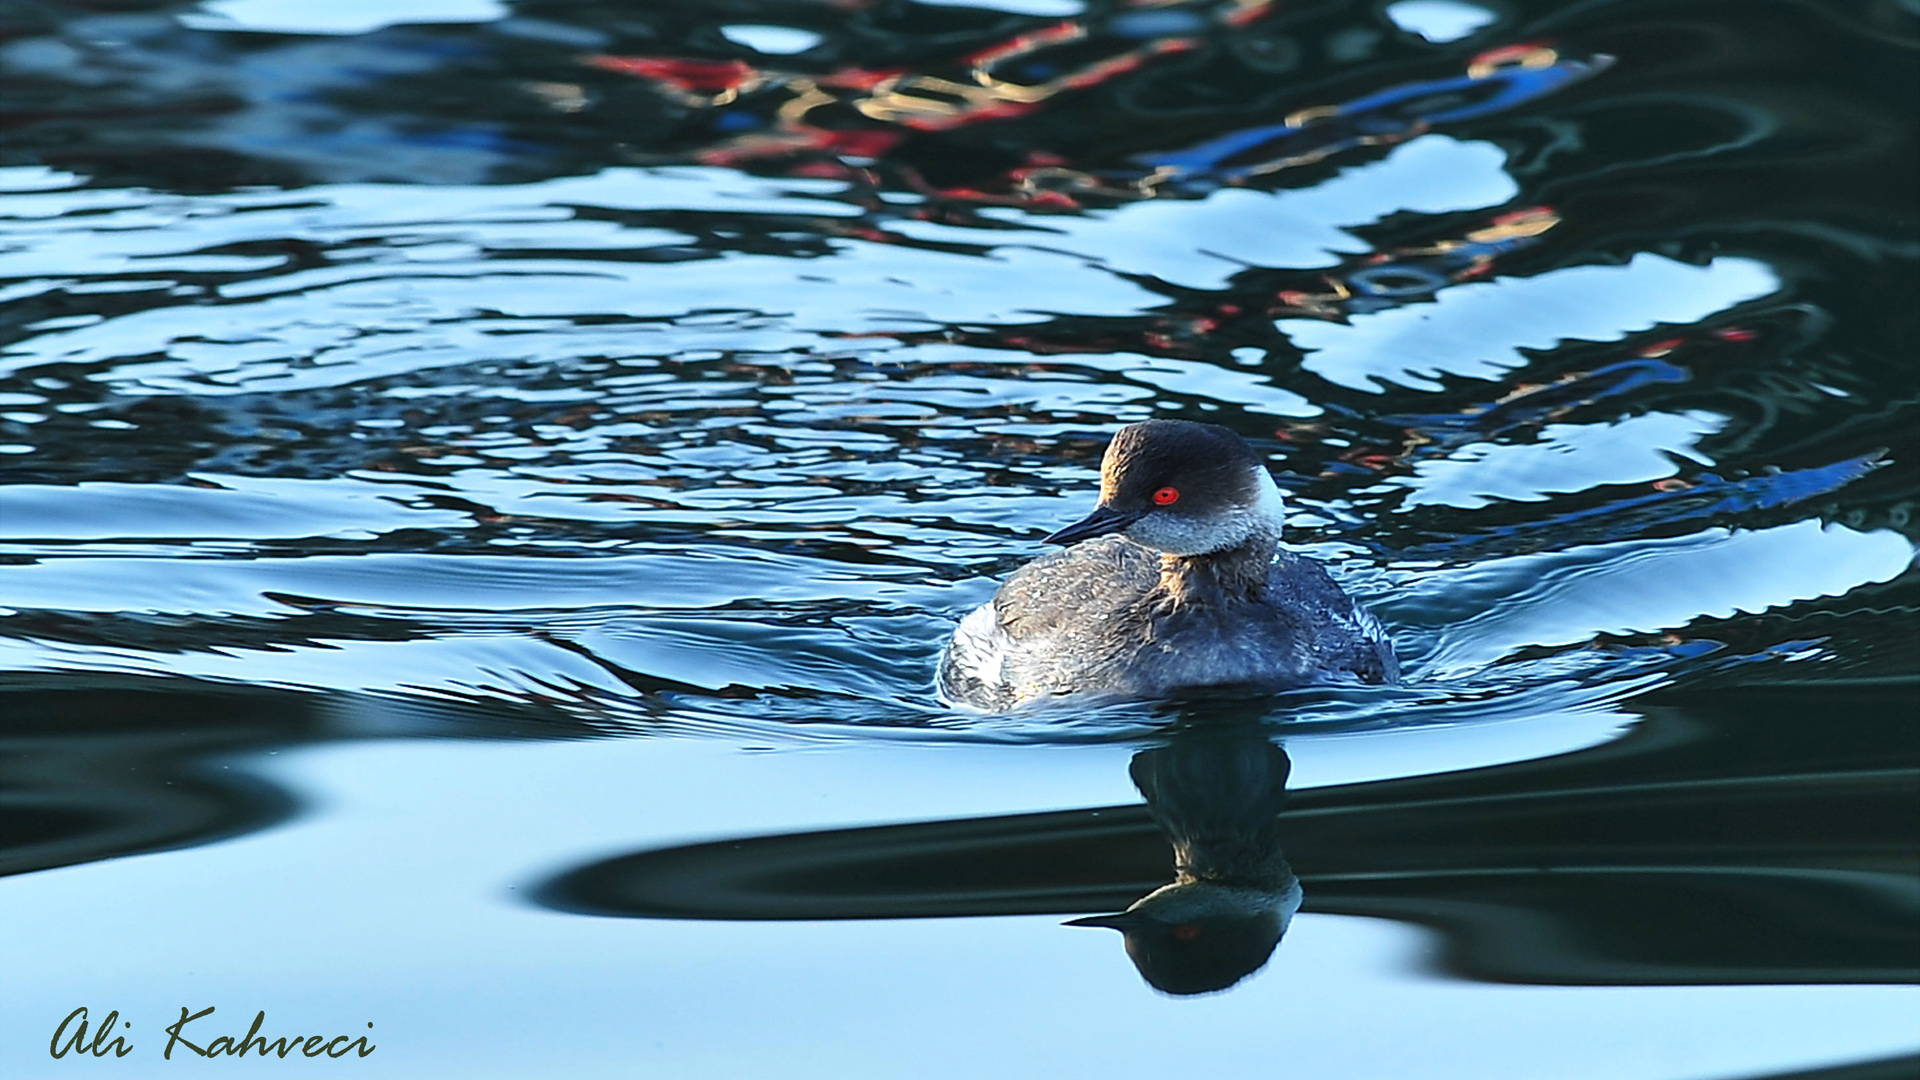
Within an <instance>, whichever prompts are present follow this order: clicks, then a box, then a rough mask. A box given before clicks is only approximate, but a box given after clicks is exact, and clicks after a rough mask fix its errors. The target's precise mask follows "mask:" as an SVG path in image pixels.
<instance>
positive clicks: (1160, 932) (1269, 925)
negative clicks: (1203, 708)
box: [1067, 726, 1300, 995]
mask: <svg viewBox="0 0 1920 1080" xmlns="http://www.w3.org/2000/svg"><path fill="white" fill-rule="evenodd" d="M1291 769H1292V762H1290V761H1289V760H1288V758H1287V752H1286V751H1285V750H1283V749H1281V748H1280V747H1279V746H1278V745H1276V744H1274V743H1272V742H1269V741H1268V740H1267V738H1266V737H1265V735H1264V733H1263V732H1262V731H1261V730H1260V729H1259V728H1257V727H1251V726H1249V727H1235V728H1228V729H1224V730H1204V729H1203V730H1189V731H1183V732H1180V733H1179V734H1177V735H1175V737H1174V739H1173V741H1172V742H1170V743H1169V744H1167V745H1165V746H1159V747H1155V748H1153V749H1149V750H1142V751H1141V752H1140V753H1138V754H1136V755H1134V758H1133V762H1132V764H1131V765H1129V766H1128V770H1127V771H1128V772H1129V773H1130V774H1131V775H1132V777H1133V783H1134V786H1135V787H1138V788H1139V789H1140V793H1141V794H1142V795H1144V796H1146V799H1147V807H1148V809H1149V811H1150V812H1151V813H1152V815H1153V820H1154V823H1155V824H1157V825H1158V826H1159V827H1160V830H1161V832H1163V833H1164V834H1165V835H1166V838H1167V841H1168V842H1169V843H1171V844H1172V845H1173V855H1174V861H1173V871H1174V879H1173V881H1172V882H1170V883H1168V884H1166V885H1163V886H1161V887H1160V888H1158V889H1155V890H1153V891H1152V892H1150V893H1148V894H1147V895H1145V896H1143V897H1141V898H1140V899H1139V900H1137V901H1135V902H1134V903H1133V904H1132V905H1131V906H1129V907H1128V908H1127V909H1126V910H1125V911H1122V912H1119V913H1118V914H1114V915H1094V916H1091V917H1088V918H1084V919H1074V920H1073V921H1071V922H1069V923H1067V925H1068V926H1105V927H1111V928H1113V929H1115V930H1118V931H1120V932H1121V933H1122V934H1125V935H1126V942H1127V955H1128V956H1130V957H1132V958H1133V962H1134V966H1136V967H1138V968H1139V969H1140V975H1141V977H1142V978H1144V979H1146V980H1147V982H1148V983H1149V984H1151V985H1152V986H1153V987H1154V988H1155V989H1157V990H1160V991H1162V992H1164V993H1167V994H1175V995H1188V994H1205V993H1212V992H1215V991H1220V990H1225V989H1227V988H1228V987H1230V986H1232V985H1234V984H1235V983H1237V982H1239V981H1240V980H1242V979H1244V978H1246V977H1247V976H1248V975H1251V974H1253V973H1254V972H1255V971H1258V970H1259V969H1260V968H1261V967H1263V966H1265V965H1266V962H1267V959H1268V958H1269V957H1271V956H1272V955H1273V950H1274V948H1275V947H1276V946H1277V945H1279V944H1280V938H1281V937H1282V936H1283V935H1284V934H1286V932H1287V924H1288V923H1289V922H1291V921H1292V920H1293V913H1294V912H1296V911H1298V910H1299V909H1300V881H1299V879H1298V878H1296V877H1294V874H1293V868H1292V867H1291V866H1288V865H1287V860H1286V858H1285V856H1284V855H1283V854H1282V853H1281V850H1280V821H1279V816H1278V815H1279V813H1280V809H1281V807H1282V806H1283V805H1284V804H1285V802H1286V798H1287V774H1288V772H1289V771H1290V770H1291Z"/></svg>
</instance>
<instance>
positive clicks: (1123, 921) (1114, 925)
mask: <svg viewBox="0 0 1920 1080" xmlns="http://www.w3.org/2000/svg"><path fill="white" fill-rule="evenodd" d="M1139 921H1140V919H1139V917H1138V916H1136V915H1134V914H1133V913H1132V912H1129V911H1122V912H1120V913H1119V914H1117V915H1089V916H1087V917H1086V918H1084V919H1068V920H1067V921H1066V922H1063V923H1061V924H1060V925H1061V926H1104V927H1106V928H1107V929H1109V930H1118V931H1120V932H1121V933H1123V934H1124V933H1126V932H1127V931H1128V930H1129V929H1132V928H1133V927H1134V926H1135V925H1137V924H1138V923H1139Z"/></svg>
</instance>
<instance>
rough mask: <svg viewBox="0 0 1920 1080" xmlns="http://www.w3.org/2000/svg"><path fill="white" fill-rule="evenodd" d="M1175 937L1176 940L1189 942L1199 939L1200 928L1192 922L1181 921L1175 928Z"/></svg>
mask: <svg viewBox="0 0 1920 1080" xmlns="http://www.w3.org/2000/svg"><path fill="white" fill-rule="evenodd" d="M1173 939H1174V940H1175V941H1187V942H1193V941H1199V940H1200V928H1199V927H1197V926H1195V925H1193V924H1192V923H1181V924H1180V925H1179V926H1176V927H1174V928H1173Z"/></svg>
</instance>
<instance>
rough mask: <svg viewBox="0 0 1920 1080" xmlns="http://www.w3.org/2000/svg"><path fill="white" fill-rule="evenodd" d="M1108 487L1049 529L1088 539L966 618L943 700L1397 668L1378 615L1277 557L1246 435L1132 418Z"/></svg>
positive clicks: (1299, 681)
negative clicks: (1085, 509) (1065, 522)
mask: <svg viewBox="0 0 1920 1080" xmlns="http://www.w3.org/2000/svg"><path fill="white" fill-rule="evenodd" d="M1101 490H1102V498H1101V502H1100V506H1099V508H1098V509H1096V510H1095V512H1094V514H1093V515H1092V516H1090V517H1089V518H1088V519H1087V520H1086V521H1083V522H1081V523H1079V524H1077V525H1074V526H1070V527H1069V528H1067V529H1064V530H1062V531H1061V532H1060V533H1058V534H1056V536H1057V537H1060V538H1063V539H1068V538H1070V539H1079V538H1081V537H1083V536H1088V535H1090V534H1091V538H1090V539H1085V540H1083V541H1082V542H1080V543H1077V544H1074V545H1073V546H1072V547H1069V548H1067V549H1066V550H1064V551H1058V552H1054V553H1051V554H1049V555H1046V556H1044V557H1042V558H1040V559H1036V560H1035V561H1033V562H1031V563H1029V564H1027V565H1026V566H1023V567H1021V568H1020V569H1019V570H1018V571H1016V572H1015V573H1014V574H1013V576H1012V577H1010V578H1008V579H1007V581H1006V582H1005V584H1003V585H1001V587H1000V590H999V592H998V593H996V594H995V596H994V598H993V600H992V601H991V602H990V603H988V604H985V605H982V606H981V607H980V608H978V609H976V610H975V611H973V612H972V613H971V614H969V615H968V616H967V617H966V618H965V619H964V620H962V622H961V624H960V626H959V628H958V629H957V630H956V631H955V632H954V636H953V640H952V641H951V642H950V643H949V644H948V646H947V649H946V652H945V653H944V654H943V655H942V656H941V659H940V669H939V690H940V693H941V694H942V695H943V696H944V697H945V698H946V699H947V700H949V701H952V702H956V703H960V704H965V705H971V706H974V707H977V708H981V709H989V710H995V711H1000V710H1006V709H1009V708H1013V707H1014V706H1017V705H1021V704H1024V703H1026V702H1030V701H1036V700H1042V699H1046V698H1053V697H1061V696H1065V695H1068V694H1082V695H1099V696H1110V697H1122V698H1155V697H1163V696H1166V695H1167V694H1170V693H1174V692H1176V691H1181V690H1190V689H1196V688H1208V687H1215V688H1250V689H1267V690H1276V689H1287V688H1291V687H1297V686H1305V685H1309V684H1313V683H1324V682H1341V681H1349V682H1356V681H1357V682H1367V683H1380V682H1392V681H1395V680H1396V679H1397V678H1398V677H1399V664H1398V663H1397V661H1396V660H1395V658H1394V654H1393V646H1392V643H1391V641H1390V640H1389V639H1388V637H1387V635H1386V632H1385V631H1384V630H1383V629H1382V628H1381V626H1380V624H1379V622H1378V621H1377V620H1376V619H1374V617H1373V616H1372V615H1371V614H1370V613H1369V612H1367V610H1366V609H1365V608H1362V607H1361V606H1360V605H1358V604H1356V603H1355V602H1354V601H1353V599H1352V598H1351V597H1349V596H1348V595H1347V594H1346V593H1344V592H1342V591H1341V589H1340V587H1339V586H1338V585H1337V584H1335V583H1334V581H1333V579H1332V578H1331V577H1329V576H1328V575H1327V572H1326V570H1325V569H1324V568H1323V567H1322V566H1321V565H1320V564H1319V563H1317V562H1315V561H1314V560H1312V559H1309V558H1306V557H1305V556H1301V555H1296V554H1293V553H1291V552H1285V551H1281V550H1279V548H1278V538H1279V531H1280V516H1281V503H1280V496H1279V492H1278V489H1277V488H1275V487H1274V485H1273V480H1272V478H1271V477H1270V476H1268V475H1267V472H1266V469H1265V467H1264V466H1262V465H1261V464H1260V463H1259V459H1258V458H1256V457H1255V456H1254V455H1253V452H1252V450H1251V449H1250V448H1248V447H1247V446H1246V444H1245V443H1244V442H1243V441H1242V440H1241V439H1240V438H1239V436H1237V435H1235V434H1233V433H1232V432H1231V431H1228V430H1226V429H1225V428H1218V427H1213V426H1212V425H1205V424H1192V423H1188V422H1185V421H1166V420H1162V421H1149V422H1148V423H1146V424H1135V425H1132V426H1131V427H1128V428H1125V429H1123V430H1122V431H1121V433H1120V434H1119V435H1117V436H1115V438H1114V442H1113V444H1112V445H1111V446H1110V447H1109V448H1108V452H1107V457H1106V461H1105V463H1104V464H1103V468H1102V486H1101ZM1169 492H1171V493H1172V499H1171V501H1170V502H1168V504H1166V505H1159V503H1160V502H1161V501H1162V500H1166V499H1167V495H1168V493H1169ZM1155 493H1159V494H1158V495H1157V496H1156V494H1155ZM1101 534H1105V535H1101ZM1142 541H1146V542H1142ZM1149 544H1151V545H1152V546H1149ZM1170 548H1177V549H1179V551H1180V552H1181V553H1175V552H1174V551H1171V550H1169V549H1170Z"/></svg>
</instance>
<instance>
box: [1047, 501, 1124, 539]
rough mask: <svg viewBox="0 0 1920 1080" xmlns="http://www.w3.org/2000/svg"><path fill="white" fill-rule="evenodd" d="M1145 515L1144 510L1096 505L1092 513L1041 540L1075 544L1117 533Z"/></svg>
mask: <svg viewBox="0 0 1920 1080" xmlns="http://www.w3.org/2000/svg"><path fill="white" fill-rule="evenodd" d="M1145 516H1146V513H1145V511H1135V512H1133V513H1131V514H1123V513H1121V512H1120V511H1118V510H1110V509H1108V508H1107V507H1105V506H1096V507H1094V510H1093V513H1091V514H1088V515H1087V516H1086V517H1084V518H1081V519H1080V520H1079V521H1076V522H1074V523H1073V524H1071V525H1069V526H1067V527H1066V528H1064V529H1061V530H1060V531H1059V532H1057V533H1054V534H1053V535H1052V536H1049V537H1047V538H1046V540H1045V541H1043V542H1044V543H1048V544H1062V545H1065V544H1077V543H1079V542H1080V541H1082V540H1091V539H1093V538H1094V537H1096V536H1105V535H1107V534H1108V533H1117V532H1119V531H1120V530H1121V529H1124V528H1126V527H1127V526H1129V525H1131V524H1133V523H1134V522H1136V521H1139V520H1140V519H1141V518H1142V517H1145Z"/></svg>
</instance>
